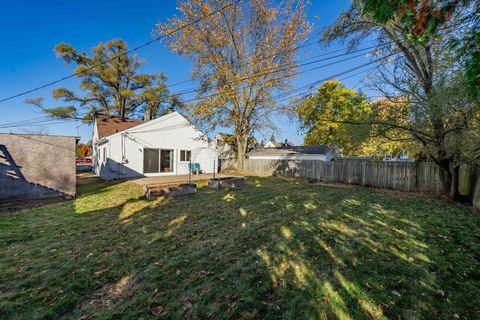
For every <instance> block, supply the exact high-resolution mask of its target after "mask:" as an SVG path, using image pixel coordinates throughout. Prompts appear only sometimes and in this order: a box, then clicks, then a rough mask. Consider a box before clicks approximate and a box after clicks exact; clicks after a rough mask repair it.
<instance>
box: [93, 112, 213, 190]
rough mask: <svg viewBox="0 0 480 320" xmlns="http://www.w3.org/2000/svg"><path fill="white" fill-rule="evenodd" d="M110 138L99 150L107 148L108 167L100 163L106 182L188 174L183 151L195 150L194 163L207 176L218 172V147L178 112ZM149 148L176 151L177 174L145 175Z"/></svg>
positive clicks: (99, 155)
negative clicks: (144, 162) (216, 167)
mask: <svg viewBox="0 0 480 320" xmlns="http://www.w3.org/2000/svg"><path fill="white" fill-rule="evenodd" d="M107 139H108V142H107V143H106V144H104V145H101V146H99V151H101V149H102V148H103V147H106V148H107V155H108V160H107V162H106V163H105V164H103V165H102V164H100V169H99V170H98V173H99V175H100V177H101V178H102V179H105V180H112V179H120V178H128V177H137V176H155V175H157V176H158V175H175V174H188V162H180V150H189V151H191V154H192V163H195V162H198V163H200V167H201V169H202V170H203V171H205V172H207V173H212V172H213V171H214V161H215V163H216V165H217V166H218V155H217V152H216V151H215V148H214V146H213V145H209V143H208V141H206V140H205V139H206V137H203V134H202V133H201V132H200V131H198V130H196V129H195V128H194V127H192V126H191V125H190V123H189V122H188V121H187V120H186V119H185V118H184V117H182V116H181V115H180V114H178V113H176V112H175V113H172V114H169V115H166V116H164V117H161V118H159V119H155V120H152V121H150V122H147V123H145V124H141V125H139V126H136V127H133V128H131V129H129V130H126V131H123V132H120V133H116V134H114V135H111V136H109V137H107ZM122 145H123V148H122ZM145 148H147V149H149V148H151V149H169V150H174V159H173V172H166V173H151V174H144V171H143V150H144V149H145ZM122 149H123V150H122ZM122 156H123V161H122ZM98 159H100V160H101V159H102V153H101V152H98ZM100 162H101V161H100Z"/></svg>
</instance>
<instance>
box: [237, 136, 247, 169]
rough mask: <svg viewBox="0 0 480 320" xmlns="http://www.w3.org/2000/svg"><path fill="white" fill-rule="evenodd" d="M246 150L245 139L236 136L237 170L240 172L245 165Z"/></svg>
mask: <svg viewBox="0 0 480 320" xmlns="http://www.w3.org/2000/svg"><path fill="white" fill-rule="evenodd" d="M246 150H247V137H245V136H242V135H238V136H237V170H238V171H240V172H242V171H243V168H244V163H245V153H246Z"/></svg>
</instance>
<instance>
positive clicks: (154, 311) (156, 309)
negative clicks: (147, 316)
mask: <svg viewBox="0 0 480 320" xmlns="http://www.w3.org/2000/svg"><path fill="white" fill-rule="evenodd" d="M150 311H151V312H152V314H153V315H154V316H158V315H160V313H162V312H163V307H162V306H156V307H153V308H152V310H150Z"/></svg>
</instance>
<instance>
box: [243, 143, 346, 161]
mask: <svg viewBox="0 0 480 320" xmlns="http://www.w3.org/2000/svg"><path fill="white" fill-rule="evenodd" d="M247 156H248V158H249V159H262V160H321V161H332V160H334V159H336V158H338V157H339V156H340V152H339V151H338V149H337V147H336V146H334V145H332V144H322V145H317V146H295V147H281V148H272V147H270V148H264V149H261V150H256V151H253V152H250V153H248V154H247Z"/></svg>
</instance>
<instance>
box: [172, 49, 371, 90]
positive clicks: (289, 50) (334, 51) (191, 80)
mask: <svg viewBox="0 0 480 320" xmlns="http://www.w3.org/2000/svg"><path fill="white" fill-rule="evenodd" d="M374 41H375V40H371V41H368V43H372V42H374ZM318 42H319V40H311V41H307V42H306V43H304V44H303V45H300V46H298V47H295V48H291V49H288V50H285V51H283V53H288V52H292V51H297V50H299V49H302V48H305V47H309V46H311V45H314V44H318ZM341 51H347V52H346V53H351V52H350V51H348V48H341V49H337V50H333V51H330V52H325V53H323V54H320V55H315V56H312V57H308V58H305V59H301V60H299V61H304V60H308V59H313V58H318V57H322V56H327V55H330V54H333V53H337V52H341ZM275 56H276V54H272V55H267V56H264V57H262V58H260V59H258V60H253V61H247V62H244V63H241V64H240V65H239V66H240V67H241V66H244V65H246V64H248V63H252V62H259V61H263V60H266V59H268V58H271V57H275ZM193 81H195V80H194V79H187V80H183V81H180V82H176V83H173V84H170V85H168V86H166V87H167V88H172V87H175V86H177V85H180V84H184V83H188V82H193Z"/></svg>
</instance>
